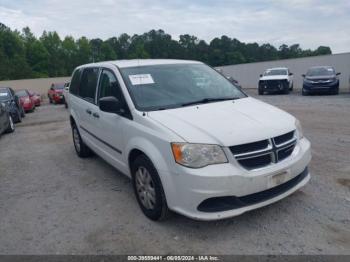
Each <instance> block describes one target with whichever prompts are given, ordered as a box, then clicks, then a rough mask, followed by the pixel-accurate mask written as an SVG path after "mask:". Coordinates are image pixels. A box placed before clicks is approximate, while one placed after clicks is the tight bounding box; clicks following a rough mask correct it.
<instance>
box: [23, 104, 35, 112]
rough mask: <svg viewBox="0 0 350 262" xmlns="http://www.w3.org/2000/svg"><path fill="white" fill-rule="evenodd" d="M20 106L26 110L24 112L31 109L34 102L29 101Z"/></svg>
mask: <svg viewBox="0 0 350 262" xmlns="http://www.w3.org/2000/svg"><path fill="white" fill-rule="evenodd" d="M22 106H23V109H24V111H26V112H28V111H31V110H33V109H34V107H35V106H34V104H30V103H25V104H23V105H22Z"/></svg>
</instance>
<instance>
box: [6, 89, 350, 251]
mask: <svg viewBox="0 0 350 262" xmlns="http://www.w3.org/2000/svg"><path fill="white" fill-rule="evenodd" d="M249 93H251V94H252V95H253V96H255V95H256V94H255V91H249ZM259 99H262V100H264V101H266V102H268V103H271V104H273V105H276V106H278V107H280V108H283V109H285V110H287V111H288V112H290V113H292V114H294V115H295V116H296V117H298V118H299V119H300V120H301V122H302V125H303V127H304V133H305V136H306V137H308V138H309V139H310V141H311V143H312V152H313V159H312V161H311V164H310V171H311V173H312V179H311V181H310V183H309V184H308V185H306V187H304V188H302V190H300V191H298V192H296V193H295V194H293V195H291V196H290V197H288V198H286V199H284V200H282V201H279V202H277V203H275V204H273V205H270V206H268V207H264V208H261V209H258V210H255V211H252V212H249V213H246V214H243V215H241V216H239V217H235V218H231V219H226V220H223V221H214V222H198V221H193V220H190V219H187V218H185V217H183V216H180V215H176V214H174V215H173V216H172V217H171V218H170V219H169V220H167V221H165V222H161V223H157V222H152V221H150V220H148V219H146V218H145V217H144V216H143V214H142V213H141V211H140V209H139V207H138V205H137V203H136V200H135V198H134V195H133V191H132V188H131V183H130V181H129V180H128V179H127V178H126V177H124V176H123V175H121V174H120V173H118V171H116V170H114V169H113V168H112V167H111V166H109V165H108V164H107V163H106V162H104V161H103V160H102V159H101V158H99V157H97V156H95V157H93V158H91V159H86V160H82V159H79V158H78V157H77V156H76V154H75V152H74V148H73V144H72V141H71V140H72V139H71V133H70V126H69V122H68V121H67V116H68V115H67V111H66V110H65V108H64V107H63V106H54V105H47V104H46V105H43V106H42V107H40V108H38V109H37V110H36V112H35V113H32V114H28V115H27V117H26V118H25V119H24V122H23V123H22V124H19V125H17V129H16V131H15V133H13V134H8V135H3V136H2V137H1V138H0V253H1V254H350V121H349V119H350V117H349V116H350V95H349V94H341V95H339V96H312V97H302V96H300V95H297V94H290V95H288V96H287V95H272V96H263V97H259Z"/></svg>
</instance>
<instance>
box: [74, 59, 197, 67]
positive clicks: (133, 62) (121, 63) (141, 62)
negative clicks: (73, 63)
mask: <svg viewBox="0 0 350 262" xmlns="http://www.w3.org/2000/svg"><path fill="white" fill-rule="evenodd" d="M170 64H202V62H199V61H192V60H179V59H130V60H114V61H104V62H98V63H90V64H85V65H81V66H79V67H86V66H104V65H115V66H117V67H119V68H125V67H136V66H148V65H170Z"/></svg>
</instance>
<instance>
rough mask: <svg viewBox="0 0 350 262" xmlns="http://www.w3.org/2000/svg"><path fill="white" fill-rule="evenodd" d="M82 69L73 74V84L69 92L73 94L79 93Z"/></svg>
mask: <svg viewBox="0 0 350 262" xmlns="http://www.w3.org/2000/svg"><path fill="white" fill-rule="evenodd" d="M81 71H82V70H81V69H77V70H75V72H74V74H73V77H72V80H71V84H70V87H69V92H70V93H71V94H73V95H78V90H79V83H80V76H81Z"/></svg>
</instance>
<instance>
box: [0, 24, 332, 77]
mask: <svg viewBox="0 0 350 262" xmlns="http://www.w3.org/2000/svg"><path fill="white" fill-rule="evenodd" d="M331 53H332V51H331V49H330V48H329V47H327V46H320V47H318V48H317V49H316V50H314V51H313V50H310V49H307V50H303V49H301V48H300V46H299V44H294V45H291V46H288V45H285V44H284V45H281V46H280V47H279V48H278V49H277V48H276V47H274V46H272V45H271V44H262V45H259V44H257V43H243V42H240V41H239V40H237V39H235V38H233V39H232V38H230V37H228V36H225V35H224V36H221V37H220V38H214V39H213V40H212V41H211V42H210V43H209V44H208V43H206V42H205V41H204V40H200V39H198V38H197V37H196V36H193V35H189V34H185V35H180V37H179V40H174V39H172V37H171V35H169V34H167V33H165V32H164V31H163V30H151V31H149V32H147V33H144V34H142V35H133V36H129V35H128V34H121V35H120V36H118V37H111V38H109V39H107V40H105V41H104V40H102V39H99V38H96V39H90V40H89V39H87V38H86V37H81V38H79V39H76V40H75V39H74V38H73V37H71V36H66V37H65V38H64V39H63V40H61V38H60V36H59V35H58V34H57V33H56V32H46V31H44V32H43V34H42V35H41V37H40V38H36V37H35V36H34V34H33V33H32V32H31V31H30V29H29V28H28V27H25V28H23V30H22V33H20V32H18V31H16V30H15V31H13V30H11V29H10V28H8V27H6V26H5V25H4V24H1V23H0V80H5V79H21V78H37V77H56V76H67V75H70V74H71V73H72V71H73V70H74V68H75V67H76V66H78V65H81V64H86V63H93V62H99V61H106V60H115V59H137V58H173V59H191V60H199V61H203V62H205V63H207V64H209V65H211V66H219V65H230V64H240V63H251V62H257V61H268V60H276V59H289V58H297V57H306V56H315V55H327V54H331Z"/></svg>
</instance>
